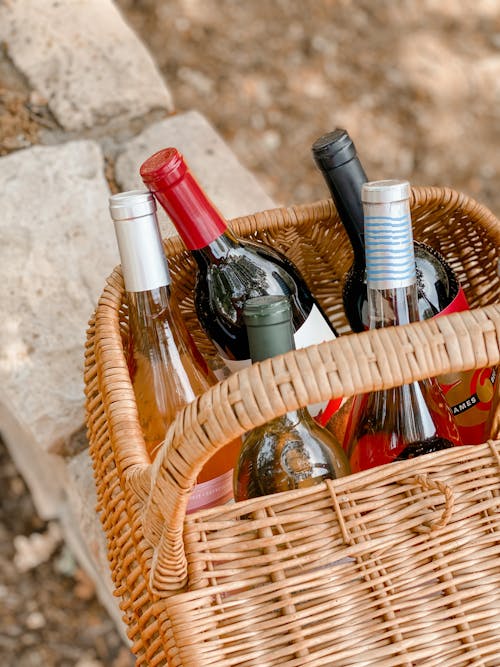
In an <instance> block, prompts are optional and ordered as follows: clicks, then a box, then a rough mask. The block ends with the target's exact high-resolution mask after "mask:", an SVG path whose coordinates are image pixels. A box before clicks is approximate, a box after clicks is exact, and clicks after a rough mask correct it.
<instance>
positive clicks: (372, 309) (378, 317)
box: [368, 283, 420, 329]
mask: <svg viewBox="0 0 500 667" xmlns="http://www.w3.org/2000/svg"><path fill="white" fill-rule="evenodd" d="M368 317H369V327H370V329H381V328H382V327H392V326H398V325H400V324H410V323H411V322H417V321H418V320H419V319H420V316H419V310H418V293H417V285H416V283H415V284H412V285H408V286H407V287H395V288H392V289H373V288H370V287H369V288H368Z"/></svg>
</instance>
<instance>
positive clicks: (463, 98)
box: [0, 0, 500, 667]
mask: <svg viewBox="0 0 500 667" xmlns="http://www.w3.org/2000/svg"><path fill="white" fill-rule="evenodd" d="M117 4H118V6H119V7H120V8H121V9H122V11H123V12H124V14H125V16H126V17H127V19H128V20H129V21H130V23H131V24H132V25H133V26H134V28H135V29H136V30H137V32H138V33H139V34H140V35H141V37H142V38H143V40H144V41H145V43H146V44H147V45H148V46H149V48H150V50H151V51H152V53H153V55H154V57H155V58H156V60H157V62H158V64H159V67H160V69H161V71H162V72H163V74H164V75H165V77H166V80H167V82H168V85H169V86H170V88H171V90H172V93H173V97H174V101H175V103H176V107H177V109H178V110H179V111H183V110H187V109H193V108H194V109H198V110H199V111H201V112H202V113H204V114H205V116H206V117H207V118H208V119H209V120H210V121H211V122H212V123H213V125H214V126H215V127H216V128H217V130H218V131H219V132H220V133H221V135H222V136H223V137H224V138H225V139H226V140H227V141H228V143H229V144H230V145H231V147H232V148H233V150H234V151H235V153H236V154H237V155H238V156H239V158H240V160H241V161H242V162H243V163H244V164H245V165H246V166H247V167H249V169H250V170H251V171H252V172H253V173H254V174H255V175H256V176H257V178H259V179H260V181H261V182H262V184H263V186H264V187H265V188H266V189H267V191H268V192H269V193H270V194H271V195H272V196H273V197H274V198H275V200H276V201H277V202H278V203H280V204H292V203H300V202H306V201H313V200H315V199H319V198H321V197H324V196H326V190H325V188H324V186H323V184H322V182H321V178H320V176H319V175H318V173H317V172H316V170H315V168H314V166H313V163H312V160H311V157H310V145H311V143H312V142H313V141H314V139H315V138H316V137H317V136H319V135H320V134H322V133H323V132H325V131H328V130H330V129H332V128H334V127H335V126H343V127H346V128H347V129H348V130H349V131H350V133H351V135H352V136H353V138H354V139H355V142H356V144H357V147H358V152H359V154H360V155H361V157H362V159H363V162H364V164H365V168H366V171H367V173H368V175H369V176H371V177H372V178H390V177H404V178H408V179H409V180H411V181H412V182H413V183H415V184H433V185H449V186H451V187H454V188H455V189H459V190H463V191H464V192H467V193H468V194H470V195H472V196H473V197H475V198H476V199H478V200H480V201H482V202H483V203H485V204H486V205H488V206H489V207H490V208H492V210H493V211H495V212H496V213H497V214H498V213H500V189H499V188H498V187H497V183H498V176H499V168H500V158H499V154H498V150H497V146H498V144H499V138H500V137H499V135H500V118H499V112H498V109H499V102H500V83H499V82H500V55H499V48H500V11H499V8H498V3H497V2H496V1H495V0H474V1H472V0H420V1H419V2H412V1H411V0H406V1H402V2H400V3H393V2H390V0H377V2H376V3H374V2H372V1H370V0H358V1H357V2H352V1H349V0H314V2H313V1H305V2H300V3H299V2H292V0H271V1H269V2H267V1H266V2H265V1H264V0H255V1H253V2H235V1H234V0H169V1H168V2H163V1H160V0H118V2H117ZM41 127H45V128H47V127H48V128H51V127H55V123H54V120H53V118H52V116H51V114H50V112H49V111H48V109H47V106H46V101H45V100H43V99H40V98H39V97H37V96H36V95H34V94H33V93H31V92H30V90H29V89H28V87H27V84H26V82H25V81H24V80H23V79H22V78H20V77H19V76H16V74H15V72H13V70H12V68H11V66H10V65H9V63H8V60H7V59H6V58H5V56H4V55H2V53H1V51H0V155H2V154H5V153H8V152H10V151H12V150H16V149H18V148H22V147H24V146H28V145H30V144H32V143H36V142H37V137H38V130H39V129H40V128H41ZM159 148H160V147H159ZM0 483H1V489H2V494H1V500H0V657H1V664H2V665H5V666H6V667H11V666H12V667H14V665H15V666H16V667H39V666H43V667H66V666H68V667H69V666H73V665H74V666H76V667H102V666H105V667H108V666H109V667H128V666H129V665H132V664H133V660H132V658H131V656H130V654H129V652H128V649H127V648H125V647H124V646H123V644H122V642H121V640H120V638H119V636H118V634H117V632H116V630H115V629H114V627H113V625H112V623H111V621H110V620H109V618H108V617H107V615H106V613H105V611H104V610H103V609H102V607H101V606H100V605H99V603H98V602H97V600H96V597H95V591H94V589H93V587H92V584H91V582H89V581H88V580H87V578H86V577H85V575H84V573H83V572H82V571H81V570H80V569H79V568H78V566H77V565H76V563H75V562H74V560H73V557H72V555H71V553H70V552H69V551H68V549H67V547H66V546H65V545H64V544H62V543H61V540H60V536H59V534H58V529H57V525H54V524H46V523H44V522H43V521H41V520H40V519H39V518H38V517H37V516H36V513H35V511H34V508H33V504H32V502H31V498H30V496H29V493H28V491H27V489H26V487H25V485H24V482H23V480H22V479H21V478H20V476H19V474H18V473H17V471H16V469H15V467H14V465H13V463H12V461H11V460H10V458H9V456H8V454H7V452H6V450H5V448H4V446H3V445H0Z"/></svg>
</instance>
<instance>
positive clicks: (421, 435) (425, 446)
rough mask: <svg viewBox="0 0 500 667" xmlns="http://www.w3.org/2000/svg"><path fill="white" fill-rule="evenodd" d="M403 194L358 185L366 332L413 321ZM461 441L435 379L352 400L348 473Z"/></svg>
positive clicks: (399, 185) (387, 186)
mask: <svg viewBox="0 0 500 667" xmlns="http://www.w3.org/2000/svg"><path fill="white" fill-rule="evenodd" d="M409 196H410V186H409V183H408V182H407V181H375V182H372V183H365V184H364V185H363V188H362V200H363V208H364V222H365V229H364V234H365V243H366V267H367V288H368V289H367V292H368V316H369V324H370V328H371V329H378V328H381V327H388V326H396V325H402V324H409V323H411V322H415V321H418V320H419V312H418V295H417V280H416V268H415V255H414V247H413V235H412V226H411V217H410V205H409ZM460 444H462V442H461V439H460V436H459V434H458V429H457V426H456V424H455V421H454V419H453V416H452V413H451V410H450V408H449V406H448V405H447V403H446V400H445V398H444V395H443V393H442V391H441V389H440V387H439V385H438V383H437V381H436V380H435V379H430V380H421V381H420V382H412V383H411V384H406V385H403V386H401V387H394V388H393V389H386V390H381V391H375V392H373V393H370V394H365V395H362V396H356V397H355V399H354V402H353V406H352V410H351V413H350V418H349V422H348V425H347V430H346V435H345V441H344V446H345V449H346V451H347V454H348V457H349V461H350V465H351V469H352V471H353V472H358V471H359V470H364V469H366V468H371V467H374V466H377V465H381V464H383V463H390V462H391V461H396V460H401V459H406V458H413V457H414V456H419V455H421V454H427V453H430V452H434V451H437V450H439V449H446V448H448V447H453V446H454V445H460Z"/></svg>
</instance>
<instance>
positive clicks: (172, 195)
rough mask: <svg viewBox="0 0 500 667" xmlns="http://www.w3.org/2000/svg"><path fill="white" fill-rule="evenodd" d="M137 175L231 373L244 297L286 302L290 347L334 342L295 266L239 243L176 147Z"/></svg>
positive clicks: (238, 359) (242, 354) (243, 340)
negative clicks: (191, 267) (173, 238)
mask: <svg viewBox="0 0 500 667" xmlns="http://www.w3.org/2000/svg"><path fill="white" fill-rule="evenodd" d="M140 171H141V176H142V179H143V181H144V183H145V184H146V186H147V187H148V188H149V189H150V190H151V191H152V192H153V194H154V195H155V197H156V198H157V200H158V201H159V202H160V204H161V205H162V206H163V208H164V209H165V211H166V212H167V213H168V215H169V216H170V219H171V220H172V222H173V223H174V225H175V227H176V229H177V231H178V233H179V235H180V236H181V238H182V240H183V241H184V243H185V245H186V247H187V248H188V250H190V252H191V254H192V256H193V257H194V259H195V261H196V264H197V275H196V285H195V307H196V313H197V316H198V319H199V321H200V324H201V326H202V327H203V328H204V330H205V332H206V333H207V335H208V336H209V337H210V339H211V340H212V341H213V343H214V344H215V346H216V348H217V350H218V352H219V354H220V355H221V356H222V357H223V359H224V361H225V363H226V365H227V366H228V367H229V369H230V371H231V372H234V371H237V370H239V369H240V368H243V367H244V366H247V365H249V364H250V363H251V361H250V352H249V348H248V338H247V333H246V329H245V325H244V322H243V307H244V305H245V302H246V300H247V299H248V298H250V297H256V296H264V295H268V294H274V295H284V296H287V297H289V299H290V304H291V308H292V319H293V328H294V332H295V334H294V337H295V344H296V346H297V347H307V346H308V345H313V344H316V343H321V342H323V341H325V340H331V339H333V338H335V336H336V332H335V330H334V328H333V326H332V324H331V323H330V322H329V320H328V318H327V317H326V315H325V313H324V312H323V310H322V308H321V306H320V304H319V303H318V302H317V301H316V299H315V298H314V296H313V295H312V294H311V292H310V290H309V288H308V286H307V285H306V283H305V281H304V279H303V277H302V276H301V275H300V273H299V271H298V269H297V267H296V266H295V265H294V264H293V263H292V262H291V261H290V260H289V259H288V258H287V257H285V255H284V254H282V253H280V252H278V251H277V250H276V249H274V248H271V247H269V246H267V245H265V244H263V243H257V242H254V241H249V240H243V239H240V238H238V237H237V236H236V235H235V234H234V233H233V232H232V231H231V230H230V229H229V228H228V226H227V224H226V222H225V221H224V219H223V218H222V216H221V214H220V213H219V212H218V211H217V210H216V208H215V207H214V205H213V204H212V203H211V202H210V201H209V200H208V198H207V197H206V195H205V194H204V193H203V191H202V189H201V188H200V186H199V185H198V183H197V182H196V180H195V179H194V178H193V176H192V174H191V173H190V171H189V170H188V167H187V165H186V163H185V161H184V159H183V157H182V156H181V155H180V153H179V152H178V151H177V150H176V149H175V148H167V149H164V150H161V151H159V152H158V153H155V154H154V155H153V156H151V157H150V158H149V159H147V160H146V161H145V162H144V164H143V165H142V166H141V170H140ZM321 407H322V406H311V407H310V410H311V411H316V412H317V411H318V410H319V409H321Z"/></svg>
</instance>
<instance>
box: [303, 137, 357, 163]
mask: <svg viewBox="0 0 500 667" xmlns="http://www.w3.org/2000/svg"><path fill="white" fill-rule="evenodd" d="M312 153H313V157H314V160H315V162H316V164H317V165H318V166H319V167H320V169H324V170H329V169H335V167H340V166H341V165H342V164H345V163H346V162H349V160H352V159H353V158H355V157H356V147H355V146H354V143H353V141H352V139H351V137H350V136H349V134H348V133H347V130H343V129H342V128H337V129H335V130H333V131H332V132H328V133H327V134H323V136H321V137H319V138H318V139H316V141H315V142H314V143H313V145H312Z"/></svg>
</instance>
